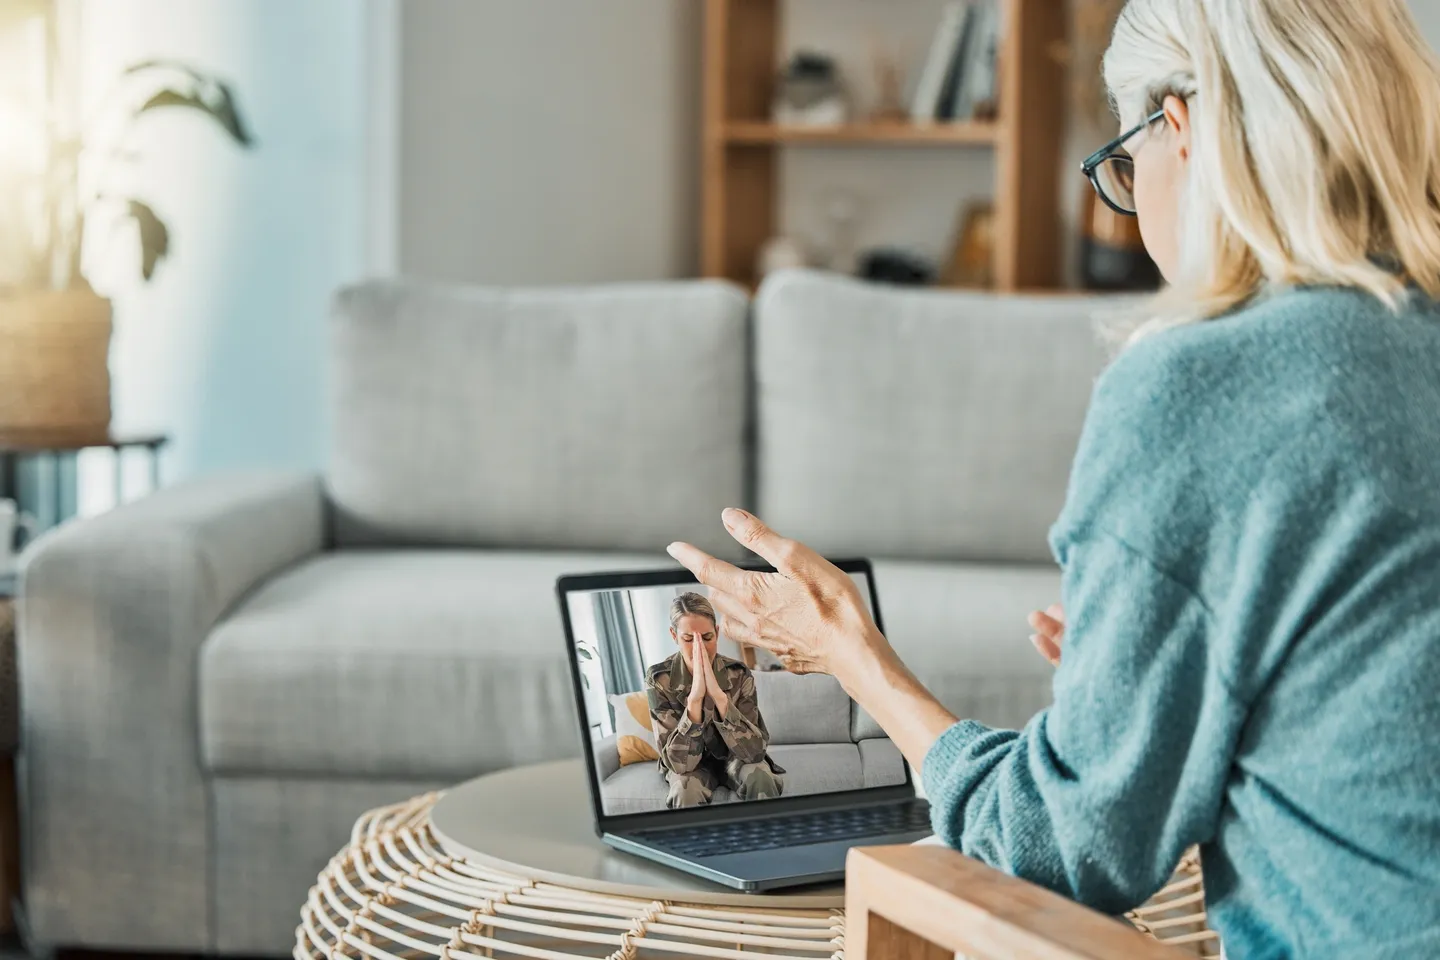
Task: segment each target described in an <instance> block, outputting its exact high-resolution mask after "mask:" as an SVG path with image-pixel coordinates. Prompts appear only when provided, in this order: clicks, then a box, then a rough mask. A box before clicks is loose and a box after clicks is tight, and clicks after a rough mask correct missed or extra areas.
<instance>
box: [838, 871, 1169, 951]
mask: <svg viewBox="0 0 1440 960" xmlns="http://www.w3.org/2000/svg"><path fill="white" fill-rule="evenodd" d="M845 924H846V932H845V953H846V956H847V957H848V958H849V960H950V958H951V957H952V956H953V955H955V954H957V953H959V954H963V955H964V956H966V957H968V958H970V960H1009V958H1011V957H1030V958H1034V960H1102V958H1103V960H1185V958H1187V957H1191V958H1192V960H1193V954H1186V953H1183V952H1181V951H1179V950H1177V949H1175V948H1173V947H1167V946H1164V945H1163V944H1160V943H1158V942H1157V941H1155V940H1153V939H1151V938H1150V937H1147V936H1145V935H1144V934H1142V933H1140V932H1139V931H1137V930H1135V929H1134V928H1133V927H1131V926H1129V925H1128V924H1126V923H1123V922H1121V921H1117V920H1114V919H1112V918H1110V917H1107V916H1105V915H1104V914H1101V913H1096V912H1095V911H1093V910H1091V909H1089V908H1087V907H1082V906H1080V905H1079V904H1077V903H1074V902H1073V901H1070V900H1067V899H1065V898H1064V897H1062V896H1060V895H1059V894H1056V893H1053V892H1051V891H1049V890H1046V889H1044V888H1043V887H1038V886H1035V885H1034V884H1031V883H1027V882H1025V881H1024V880H1017V879H1016V878H1014V877H1011V876H1009V875H1007V874H1004V873H1001V872H1000V871H998V870H993V869H991V868H990V867H987V866H985V865H984V864H983V863H981V862H980V861H978V860H973V859H971V858H969V857H966V856H964V855H963V854H960V853H956V852H955V851H954V850H950V849H948V848H946V847H933V846H915V847H860V848H856V849H853V850H851V851H850V855H849V857H848V858H847V859H846V861H845Z"/></svg>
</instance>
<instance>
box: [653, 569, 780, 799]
mask: <svg viewBox="0 0 1440 960" xmlns="http://www.w3.org/2000/svg"><path fill="white" fill-rule="evenodd" d="M719 635H720V631H719V628H718V625H717V623H716V620H715V609H714V608H713V607H711V606H710V601H709V600H707V599H705V598H704V597H703V596H701V595H700V594H698V593H684V594H681V595H680V596H678V597H676V598H675V601H674V603H672V604H671V605H670V636H671V637H673V638H674V639H675V645H676V646H677V647H679V650H677V651H676V653H675V655H674V656H673V657H671V658H670V659H669V660H666V661H664V662H662V663H657V664H655V665H654V666H652V667H651V668H650V669H649V670H646V671H645V690H646V693H647V694H648V695H649V698H650V723H651V725H652V726H653V727H654V729H655V743H656V746H657V747H658V748H659V751H660V766H661V768H662V769H663V770H664V772H665V779H666V781H667V782H668V783H669V784H670V793H669V795H668V796H667V797H666V798H665V805H666V806H668V807H671V808H675V807H697V806H700V805H701V804H705V803H709V802H710V797H711V794H713V793H714V792H715V788H716V787H718V786H720V785H721V784H724V785H725V786H728V787H729V788H730V789H731V790H732V791H734V793H735V796H736V797H738V798H739V799H741V800H761V799H764V798H766V797H778V796H780V791H781V789H782V786H783V781H782V779H781V776H780V775H781V774H783V773H784V772H785V771H784V770H783V769H781V768H780V766H779V765H778V764H776V763H775V761H774V760H771V759H770V757H769V756H767V755H766V753H765V749H766V748H767V747H768V746H769V745H770V731H768V730H766V729H765V719H764V718H763V717H762V716H760V707H759V704H758V703H757V702H756V699H755V677H754V676H752V675H751V673H750V668H749V667H747V666H745V664H743V663H741V662H740V661H739V660H732V659H730V658H729V657H722V656H719V655H718V654H717V653H716V652H715V647H716V644H717V643H718V641H719Z"/></svg>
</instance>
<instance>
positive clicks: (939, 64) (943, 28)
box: [910, 0, 970, 123]
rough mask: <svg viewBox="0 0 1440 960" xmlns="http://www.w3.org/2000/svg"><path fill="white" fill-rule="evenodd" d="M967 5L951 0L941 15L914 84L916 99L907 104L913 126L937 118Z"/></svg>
mask: <svg viewBox="0 0 1440 960" xmlns="http://www.w3.org/2000/svg"><path fill="white" fill-rule="evenodd" d="M969 6H970V5H969V3H968V2H967V0H951V2H949V3H947V4H945V7H944V10H943V11H942V12H941V14H940V25H939V27H938V28H936V31H935V37H934V39H933V40H931V41H930V53H929V55H928V56H926V58H925V66H924V68H923V69H922V70H921V71H920V80H919V82H918V83H917V84H916V85H915V98H914V99H913V100H911V101H910V119H911V120H913V121H914V122H915V123H933V122H934V121H935V119H936V118H937V117H938V116H939V109H940V98H941V97H942V96H944V95H945V80H946V79H947V77H948V76H949V75H950V66H951V62H952V61H953V59H954V57H955V48H956V45H957V44H958V43H959V42H960V33H961V31H962V30H963V29H964V27H965V16H966V12H967V10H968V8H969Z"/></svg>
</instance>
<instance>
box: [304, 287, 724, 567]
mask: <svg viewBox="0 0 1440 960" xmlns="http://www.w3.org/2000/svg"><path fill="white" fill-rule="evenodd" d="M747 310H748V304H747V302H746V298H745V296H744V295H743V294H742V293H741V292H740V291H739V290H738V289H737V288H735V287H732V286H729V285H727V284H723V283H719V282H690V283H674V284H647V285H644V286H612V287H598V288H590V289H580V288H577V289H560V290H509V291H506V290H497V289H486V288H476V287H458V286H444V285H439V284H427V283H418V282H402V281H384V282H371V283H366V284H362V285H360V286H356V287H351V288H349V289H347V290H343V291H341V292H340V293H339V294H338V295H337V297H336V300H335V307H334V317H333V321H332V337H333V347H332V362H333V366H334V370H333V374H332V381H333V389H332V395H331V419H332V421H333V430H332V435H333V449H332V451H331V455H330V459H329V464H330V468H329V476H328V479H329V488H330V497H331V500H332V502H333V510H334V535H335V538H336V541H337V542H338V543H339V544H342V545H354V544H372V545H374V544H380V545H385V544H389V545H395V544H407V543H434V544H441V543H445V544H462V545H470V546H502V547H543V548H570V549H585V548H593V549H607V550H608V549H641V550H655V551H658V550H662V549H663V548H664V546H665V544H667V543H669V542H670V541H672V540H676V539H687V540H691V541H692V542H695V543H697V544H703V545H708V546H711V547H716V548H720V549H723V550H725V551H727V552H729V553H733V552H734V548H733V545H732V544H730V543H728V542H727V541H728V539H729V538H728V537H726V536H725V534H724V531H723V529H722V528H721V527H720V524H719V522H718V516H719V513H720V510H721V509H722V508H724V507H726V506H729V505H731V504H735V503H739V502H741V501H742V499H743V496H744V493H745V478H746V470H747V457H748V454H747V451H746V449H745V445H744V435H745V429H746V418H747V410H746V395H747V358H746V352H747V349H748V347H747V340H748V336H747V329H746V314H747Z"/></svg>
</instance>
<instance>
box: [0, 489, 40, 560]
mask: <svg viewBox="0 0 1440 960" xmlns="http://www.w3.org/2000/svg"><path fill="white" fill-rule="evenodd" d="M21 530H24V531H25V535H26V536H27V537H33V536H34V535H35V531H36V526H35V518H34V517H31V516H30V515H29V514H24V513H21V512H20V508H19V507H17V506H16V505H15V501H14V500H5V499H0V577H3V576H7V575H8V574H11V573H14V572H15V557H16V549H17V546H16V538H15V535H16V534H17V533H19V532H20V531H21Z"/></svg>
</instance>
